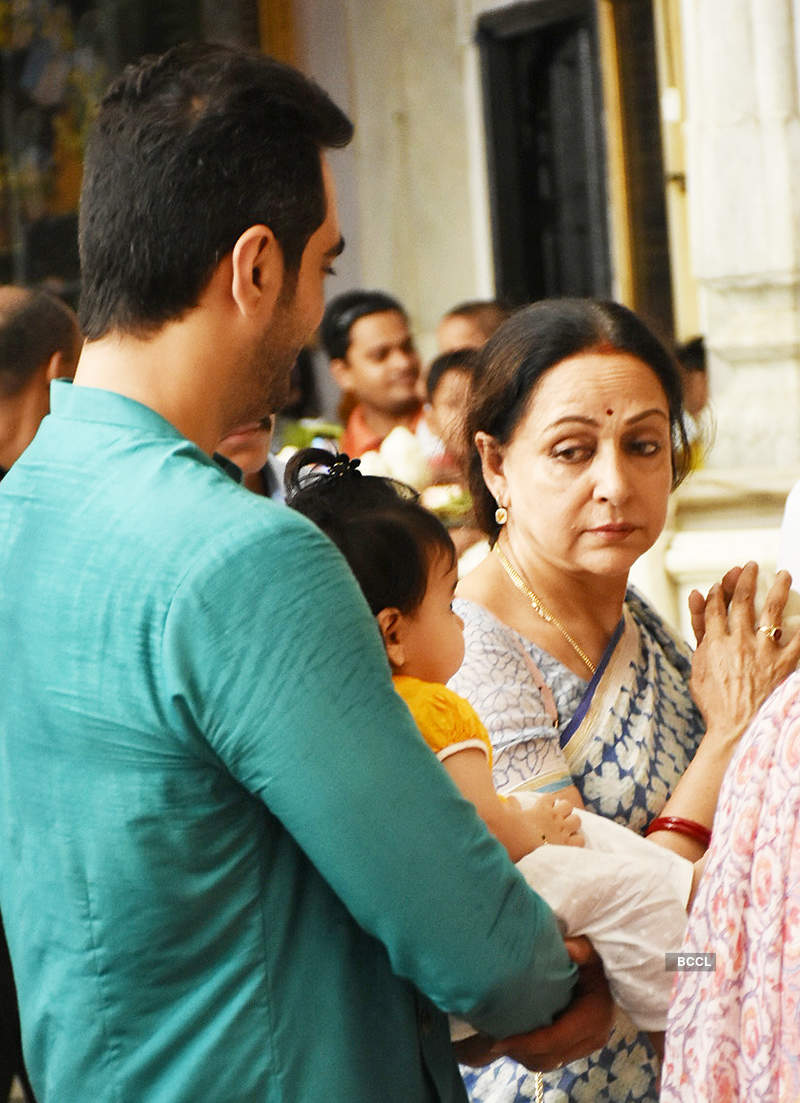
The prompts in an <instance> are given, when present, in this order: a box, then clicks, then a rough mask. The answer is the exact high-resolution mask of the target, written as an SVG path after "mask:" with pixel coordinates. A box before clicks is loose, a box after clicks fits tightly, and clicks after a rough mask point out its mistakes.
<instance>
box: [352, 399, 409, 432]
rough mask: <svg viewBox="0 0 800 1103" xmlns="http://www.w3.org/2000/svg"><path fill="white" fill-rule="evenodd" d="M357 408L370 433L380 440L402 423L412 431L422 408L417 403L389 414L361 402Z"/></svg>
mask: <svg viewBox="0 0 800 1103" xmlns="http://www.w3.org/2000/svg"><path fill="white" fill-rule="evenodd" d="M358 408H359V410H360V412H361V416H362V418H363V419H364V424H365V425H366V426H367V428H368V429H369V430H370V432H371V433H374V434H375V436H376V437H380V438H381V440H383V439H384V438H385V437H388V435H389V433H391V431H392V429H396V428H397V426H398V425H403V426H405V428H406V429H411V430H412V431H413V430H414V428H415V427H416V424H417V421H418V420H419V416H420V411H421V409H422V407H421V405H419V406H415V407H414V408H413V409H411V410H409V411H407V412H405V413H400V414H390V413H386V412H385V411H383V410H376V409H375V407H373V406H365V405H364V404H363V403H359V406H358Z"/></svg>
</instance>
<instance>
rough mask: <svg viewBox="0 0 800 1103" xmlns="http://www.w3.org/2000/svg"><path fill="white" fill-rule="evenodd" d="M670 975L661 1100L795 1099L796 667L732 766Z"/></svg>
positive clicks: (798, 1089) (799, 781)
mask: <svg viewBox="0 0 800 1103" xmlns="http://www.w3.org/2000/svg"><path fill="white" fill-rule="evenodd" d="M684 949H685V950H686V951H687V952H688V951H698V952H703V953H715V954H716V971H715V972H682V973H678V974H677V980H676V986H675V990H674V993H673V1000H672V1007H671V1009H670V1015H669V1024H668V1028H667V1041H666V1052H665V1057H664V1067H663V1080H662V1091H661V1100H662V1103H687V1101H689V1100H691V1101H692V1103H732V1101H734V1100H736V1101H739V1100H741V1101H744V1100H747V1101H748V1103H797V1101H798V1100H800V674H795V675H793V676H792V677H791V678H790V679H788V680H787V681H786V682H785V683H784V685H783V686H781V687H780V688H779V689H778V690H777V691H776V692H775V693H774V694H773V695H772V697H770V699H769V700H768V701H767V702H766V704H765V705H764V706H763V708H762V709H761V711H760V712H759V713H758V715H757V716H756V719H755V721H754V722H753V724H752V725H751V727H750V729H749V730H748V731H747V732H746V733H745V735H744V736H743V738H742V742H741V745H740V746H739V748H738V750H737V752H736V755H735V757H734V759H733V761H732V762H731V765H730V766H729V768H728V771H727V773H726V775H725V780H724V782H723V785H722V790H721V793H720V800H719V805H718V808H717V814H716V817H715V820H714V831H713V839H712V843H711V849H710V852H709V860H708V867H707V869H706V873H705V876H704V877H703V880H702V883H701V885H700V889H699V891H698V894H697V897H696V899H695V902H694V905H693V907H692V912H691V916H690V918H689V925H688V927H687V931H686V939H685V942H684Z"/></svg>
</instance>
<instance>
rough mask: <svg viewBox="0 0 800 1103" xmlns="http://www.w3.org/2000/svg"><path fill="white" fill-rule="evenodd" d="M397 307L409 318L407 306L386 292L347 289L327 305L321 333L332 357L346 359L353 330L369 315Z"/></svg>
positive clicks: (333, 358)
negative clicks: (360, 319)
mask: <svg viewBox="0 0 800 1103" xmlns="http://www.w3.org/2000/svg"><path fill="white" fill-rule="evenodd" d="M387 310H396V311H397V313H398V314H402V315H403V317H404V318H405V319H406V320H407V319H408V315H407V314H406V312H405V308H404V307H403V306H402V305H401V304H400V303H399V302H398V301H397V299H395V298H392V296H391V295H387V294H386V292H385V291H345V292H344V293H343V294H342V295H336V296H335V297H334V298H333V299H331V301H330V302H329V303H328V305H327V306H326V307H325V313H324V315H323V317H322V325H321V326H320V331H319V336H320V340H321V342H322V347H323V348H324V349H325V351H326V353H327V354H328V356H329V357H330V359H331V360H343V359H344V358H345V356H346V355H347V349H348V348H349V346H350V330H351V329H352V328H353V325H354V324H355V323H356V322H357V321H358V319H359V318H364V317H366V316H367V314H383V313H384V312H385V311H387Z"/></svg>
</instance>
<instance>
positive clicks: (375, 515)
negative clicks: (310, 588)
mask: <svg viewBox="0 0 800 1103" xmlns="http://www.w3.org/2000/svg"><path fill="white" fill-rule="evenodd" d="M358 464H359V461H358V460H351V459H349V458H348V457H347V456H346V455H344V453H339V455H338V456H334V455H333V454H332V453H330V452H326V451H325V450H324V449H322V448H303V449H301V450H300V451H299V452H296V453H295V455H294V456H292V458H291V459H290V460H289V463H288V464H287V466H286V474H285V477H284V481H285V485H286V504H287V505H288V506H290V507H291V508H292V509H296V510H297V511H298V513H302V514H304V515H305V516H306V517H308V518H309V520H311V521H313V522H314V524H315V525H316V526H317V527H318V528H320V529H322V531H323V532H324V533H325V535H326V536H328V537H329V538H330V539H331V540H332V541H333V542H334V544H336V546H337V547H338V548H339V550H340V551H341V553H342V555H343V556H344V557H345V559H346V560H347V562H348V564H349V565H350V570H351V571H352V572H353V574H354V575H355V577H356V581H357V582H358V584H359V586H360V587H361V589H362V590H363V592H364V596H365V597H366V599H367V603H368V604H369V607H370V609H371V610H372V612H373V614H374V615H376V616H377V614H378V613H379V612H380V611H381V609H399V610H400V612H401V613H406V614H411V613H414V612H415V611H416V610H417V609H418V608H419V606H420V605H421V603H422V599H423V598H424V597H425V590H426V589H427V585H428V571H429V568H430V564H431V561H432V559H433V558H434V557H435V556H436V555H444V556H445V557H446V558H447V560H448V562H449V563H450V564H452V565H455V562H456V550H455V547H454V546H453V541H452V539H451V538H450V534H449V533H448V531H447V529H446V528H445V527H444V525H443V524H442V522H441V521H440V520H439V518H438V517H436V516H435V515H434V514H433V513H431V512H430V511H429V510H427V509H425V507H424V506H422V505H420V502H419V495H418V494H417V492H416V490H414V489H413V488H412V487H410V486H406V484H405V483H400V482H396V481H395V480H394V479H384V478H380V477H379V476H377V475H362V474H361V472H360V471H359V470H358Z"/></svg>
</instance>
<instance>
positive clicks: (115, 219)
mask: <svg viewBox="0 0 800 1103" xmlns="http://www.w3.org/2000/svg"><path fill="white" fill-rule="evenodd" d="M352 131H353V128H352V124H351V123H350V121H349V119H348V118H347V117H346V116H345V115H344V114H343V113H342V112H341V111H340V110H339V108H338V107H337V106H336V105H335V104H334V103H333V102H332V100H331V99H330V98H329V97H328V95H327V94H326V93H325V92H324V91H323V90H322V89H321V88H319V87H318V86H317V85H316V84H314V83H313V82H312V81H310V80H308V79H307V78H306V77H304V76H303V75H302V74H301V73H299V72H297V70H295V69H292V68H290V67H289V66H287V65H283V64H281V63H280V62H278V61H275V60H274V59H272V58H269V57H265V56H264V55H262V54H258V53H255V52H250V51H247V50H243V49H236V48H233V47H228V46H221V45H212V44H207V43H189V44H184V45H181V46H175V47H173V48H172V49H171V50H168V51H167V52H166V53H165V54H162V55H160V56H158V57H147V58H144V59H142V60H141V61H140V62H139V63H138V64H136V65H133V66H129V67H128V68H127V69H126V70H125V71H124V72H123V74H122V75H121V76H120V77H119V78H118V79H117V80H116V81H115V82H114V83H113V84H112V85H111V87H110V88H109V90H108V92H107V93H106V95H105V98H104V99H103V101H102V104H101V106H100V111H99V114H98V117H97V119H96V121H95V124H94V127H93V131H92V134H91V136H90V139H89V143H88V147H87V151H86V158H85V161H84V175H83V187H82V191H81V206H80V219H79V244H80V256H81V272H82V283H83V286H82V293H81V308H80V318H81V325H82V328H83V330H84V332H85V334H86V336H87V337H88V338H89V339H90V340H96V339H97V338H99V337H102V336H103V335H104V334H105V333H107V332H109V331H111V330H120V331H122V332H128V333H133V334H136V335H141V336H146V335H148V334H149V333H152V332H154V331H156V330H157V329H159V328H160V327H161V326H162V325H163V324H164V323H165V322H167V321H170V320H173V319H177V318H180V317H181V315H182V314H183V313H184V312H185V311H187V310H190V309H191V308H192V307H194V306H196V305H197V303H198V301H199V298H200V295H201V293H202V291H203V290H204V289H205V287H206V286H207V284H208V281H209V280H210V278H211V276H212V274H213V272H214V269H215V268H216V266H217V265H218V264H219V262H220V261H221V260H222V258H223V257H224V256H225V255H226V254H227V253H229V252H230V251H231V249H232V248H233V246H234V245H235V243H236V241H237V239H238V238H239V236H240V235H241V234H242V233H243V232H244V231H245V230H246V229H247V228H248V227H249V226H252V225H257V224H259V223H263V224H264V225H266V226H268V227H269V229H270V230H272V232H273V233H274V234H275V237H276V239H277V241H278V244H279V245H280V247H281V250H282V252H283V261H284V265H285V268H286V272H287V274H288V275H289V276H290V278H291V276H293V275H294V276H296V273H297V270H298V267H299V263H300V259H301V257H302V254H303V250H304V248H305V246H306V243H307V242H308V239H309V238H310V237H311V235H312V234H313V232H314V231H315V230H316V229H317V228H318V227H319V226H320V225H321V224H322V222H323V221H324V219H325V215H326V200H325V189H324V183H323V178H322V165H321V160H320V153H321V152H322V151H323V150H324V149H325V148H330V147H339V146H343V145H346V144H347V142H348V141H349V140H350V138H351V136H352Z"/></svg>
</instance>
